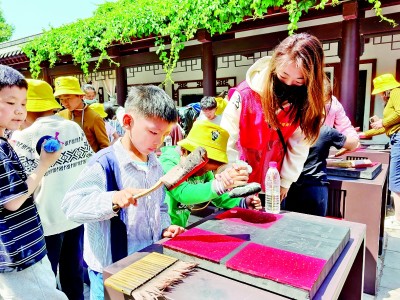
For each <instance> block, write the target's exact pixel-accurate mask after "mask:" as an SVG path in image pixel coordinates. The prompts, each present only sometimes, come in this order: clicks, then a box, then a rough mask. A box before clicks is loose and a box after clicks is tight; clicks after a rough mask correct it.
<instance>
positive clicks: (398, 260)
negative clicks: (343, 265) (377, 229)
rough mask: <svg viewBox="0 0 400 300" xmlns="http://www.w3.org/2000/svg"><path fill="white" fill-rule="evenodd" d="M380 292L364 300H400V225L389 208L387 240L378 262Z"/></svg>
mask: <svg viewBox="0 0 400 300" xmlns="http://www.w3.org/2000/svg"><path fill="white" fill-rule="evenodd" d="M378 276H379V278H378V292H377V294H376V296H371V295H367V294H364V297H363V300H389V299H390V300H400V223H398V222H396V221H394V217H393V211H392V210H391V209H390V208H389V209H388V212H387V217H386V219H385V239H384V245H383V252H382V255H381V256H380V257H379V262H378Z"/></svg>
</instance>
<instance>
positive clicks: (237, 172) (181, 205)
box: [160, 121, 261, 227]
mask: <svg viewBox="0 0 400 300" xmlns="http://www.w3.org/2000/svg"><path fill="white" fill-rule="evenodd" d="M228 138H229V133H228V132H227V131H226V130H225V129H223V128H222V127H220V126H218V125H216V124H213V123H211V122H209V121H196V122H194V123H193V127H192V129H191V130H190V132H189V134H188V136H187V138H185V139H183V140H181V141H179V142H178V145H179V146H177V147H163V148H161V151H162V154H161V156H160V162H161V165H162V167H163V170H164V172H168V171H169V170H170V169H171V168H173V167H175V166H176V165H177V164H178V163H179V162H180V160H181V157H182V156H185V155H187V153H188V152H191V151H193V150H194V149H196V148H197V147H203V148H204V149H206V151H207V156H208V158H209V161H208V163H207V164H206V165H205V166H204V167H203V168H201V169H200V170H199V171H198V172H197V173H195V174H194V175H192V176H191V177H189V178H188V179H187V180H186V181H185V182H183V183H181V184H180V185H179V186H178V187H176V188H174V189H171V190H169V191H167V195H166V197H165V201H166V203H167V204H168V212H169V215H170V217H171V222H172V224H176V225H179V226H182V227H186V225H187V221H188V218H189V216H190V213H191V210H194V209H196V208H194V205H196V204H200V203H204V202H208V203H210V202H212V203H213V204H214V205H215V206H217V207H221V208H232V207H237V206H239V207H243V208H252V209H257V210H259V209H261V201H260V199H259V198H258V197H257V196H256V195H254V194H256V193H257V192H259V191H260V190H261V187H260V186H259V185H258V186H257V187H258V189H256V190H254V189H252V187H253V186H247V187H248V188H247V190H248V189H249V188H250V189H252V190H253V193H247V195H244V194H243V191H242V192H240V191H239V190H238V189H244V190H245V192H246V189H245V188H236V189H233V190H232V192H234V193H231V195H229V193H227V192H228V191H229V190H230V189H232V188H235V187H239V186H243V185H245V184H246V183H247V181H248V179H249V177H248V171H247V166H243V165H238V166H236V168H234V167H228V168H226V169H225V170H224V171H223V172H222V173H221V174H220V175H221V176H220V177H218V178H220V180H218V179H215V178H214V174H213V172H212V171H215V170H217V169H218V167H220V166H222V165H223V164H226V163H227V162H228V157H227V153H226V147H227V142H228ZM257 187H256V188H257ZM238 192H240V193H238ZM231 196H237V198H233V197H231ZM246 196H247V197H246Z"/></svg>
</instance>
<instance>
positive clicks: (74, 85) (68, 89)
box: [54, 76, 85, 97]
mask: <svg viewBox="0 0 400 300" xmlns="http://www.w3.org/2000/svg"><path fill="white" fill-rule="evenodd" d="M54 86H55V91H54V96H55V97H58V96H60V95H85V93H84V92H83V91H82V90H81V87H80V85H79V80H78V78H76V77H73V76H64V77H58V78H56V79H55V80H54Z"/></svg>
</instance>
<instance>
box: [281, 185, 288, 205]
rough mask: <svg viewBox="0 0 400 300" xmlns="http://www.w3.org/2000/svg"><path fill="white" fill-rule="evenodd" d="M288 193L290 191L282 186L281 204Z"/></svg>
mask: <svg viewBox="0 0 400 300" xmlns="http://www.w3.org/2000/svg"><path fill="white" fill-rule="evenodd" d="M288 191H289V189H287V188H284V187H283V186H281V202H282V201H283V199H285V198H286V196H287V193H288Z"/></svg>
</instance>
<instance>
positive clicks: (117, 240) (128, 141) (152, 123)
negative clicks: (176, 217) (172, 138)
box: [62, 86, 184, 299]
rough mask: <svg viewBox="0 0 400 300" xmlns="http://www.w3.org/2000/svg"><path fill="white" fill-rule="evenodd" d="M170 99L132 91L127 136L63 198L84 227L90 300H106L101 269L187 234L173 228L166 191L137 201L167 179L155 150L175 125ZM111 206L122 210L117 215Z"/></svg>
mask: <svg viewBox="0 0 400 300" xmlns="http://www.w3.org/2000/svg"><path fill="white" fill-rule="evenodd" d="M177 117H178V115H177V110H176V108H175V105H174V102H173V101H172V99H171V98H170V97H169V96H168V95H167V94H166V93H165V92H164V91H163V90H162V89H160V88H158V87H155V86H136V87H132V89H131V90H130V92H129V95H128V97H127V100H126V102H125V114H124V116H123V126H124V128H125V134H124V136H123V137H122V138H121V139H119V140H118V141H117V142H116V143H114V144H113V145H112V146H110V147H108V148H106V149H104V150H101V151H100V152H98V153H96V154H95V155H94V156H93V157H92V159H91V160H90V161H89V163H88V166H87V167H86V168H85V169H84V170H83V171H82V173H81V174H80V176H79V178H78V180H77V182H76V183H75V185H74V186H72V188H71V189H70V190H69V192H68V193H67V195H66V196H65V197H64V200H63V204H62V209H63V211H64V213H65V214H66V215H67V217H68V218H69V219H71V220H73V221H75V222H79V223H85V235H84V259H85V261H86V262H87V264H88V266H89V278H90V299H103V297H104V288H103V276H102V272H103V268H104V267H106V266H108V265H110V264H111V263H113V262H115V261H117V260H119V259H121V258H123V257H125V256H127V255H129V254H131V253H133V252H136V251H138V250H140V249H142V248H144V247H146V246H148V245H150V244H152V243H154V242H156V241H158V240H159V239H161V238H162V237H174V236H176V235H177V234H179V233H181V232H183V231H184V229H183V228H182V227H179V226H176V225H171V221H170V217H169V215H168V207H167V205H166V203H164V198H165V191H164V189H162V188H159V189H155V190H154V191H152V192H151V193H150V194H148V195H146V197H143V198H140V199H137V197H135V196H134V195H137V194H138V193H140V192H141V191H143V190H144V189H147V188H149V187H151V186H153V185H154V184H155V183H156V182H157V181H158V180H159V179H160V177H161V176H162V175H163V171H162V168H161V165H160V163H159V162H158V160H157V157H156V155H155V153H154V151H155V150H156V149H157V148H158V147H159V146H160V145H161V143H162V142H163V140H164V137H165V136H166V135H168V134H169V132H170V130H171V128H172V127H173V126H174V124H175V123H176V121H177ZM113 205H118V206H119V207H121V208H122V209H120V210H117V211H118V213H117V212H116V211H115V210H113Z"/></svg>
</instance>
